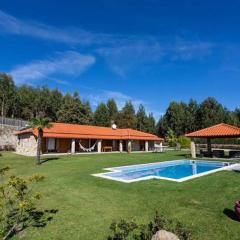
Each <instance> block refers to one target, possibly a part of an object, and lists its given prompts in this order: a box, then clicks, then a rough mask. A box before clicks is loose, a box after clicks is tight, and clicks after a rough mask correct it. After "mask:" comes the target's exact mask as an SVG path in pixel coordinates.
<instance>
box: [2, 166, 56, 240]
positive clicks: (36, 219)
mask: <svg viewBox="0 0 240 240" xmlns="http://www.w3.org/2000/svg"><path fill="white" fill-rule="evenodd" d="M8 171H9V168H8V167H5V168H2V169H0V236H3V239H7V238H9V237H10V236H12V235H14V234H16V233H18V232H20V231H22V230H23V229H25V228H26V227H28V226H30V225H31V226H36V227H42V226H45V225H46V222H47V221H50V220H51V217H49V214H52V213H56V211H55V212H54V211H52V210H50V211H48V210H45V211H39V210H37V209H36V206H35V205H36V201H37V200H39V199H40V198H41V195H40V194H39V193H37V192H34V191H33V185H34V184H35V183H38V182H40V181H42V180H43V179H44V177H43V176H41V175H39V174H34V175H32V176H30V177H28V178H22V177H18V176H14V175H10V176H7V172H8Z"/></svg>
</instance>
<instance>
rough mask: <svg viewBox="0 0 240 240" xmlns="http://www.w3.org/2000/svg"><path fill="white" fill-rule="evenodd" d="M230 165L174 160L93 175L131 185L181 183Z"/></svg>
mask: <svg viewBox="0 0 240 240" xmlns="http://www.w3.org/2000/svg"><path fill="white" fill-rule="evenodd" d="M229 167H230V163H226V162H215V161H200V160H185V159H183V160H174V161H166V162H157V163H148V164H138V165H130V166H123V167H114V168H105V170H108V171H110V172H106V173H99V174H93V175H94V176H96V177H102V178H106V179H111V180H115V181H120V182H125V183H131V182H137V181H141V180H148V179H153V178H154V179H164V180H170V181H175V182H183V181H186V180H189V179H193V178H196V177H200V176H204V175H207V174H210V173H214V172H217V171H221V170H224V169H228V168H229Z"/></svg>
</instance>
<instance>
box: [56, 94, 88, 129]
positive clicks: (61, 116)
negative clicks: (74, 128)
mask: <svg viewBox="0 0 240 240" xmlns="http://www.w3.org/2000/svg"><path fill="white" fill-rule="evenodd" d="M57 120H58V121H60V122H66V123H78V124H90V123H91V121H92V114H91V108H90V106H89V104H88V103H86V104H84V103H82V102H81V100H80V98H79V95H78V93H77V92H75V93H74V95H73V96H71V95H70V94H69V93H67V94H66V95H65V96H64V97H63V104H62V105H61V107H60V109H59V111H58V112H57Z"/></svg>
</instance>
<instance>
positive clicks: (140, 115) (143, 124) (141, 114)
mask: <svg viewBox="0 0 240 240" xmlns="http://www.w3.org/2000/svg"><path fill="white" fill-rule="evenodd" d="M136 117H137V129H138V130H139V131H143V132H147V131H148V129H147V128H148V126H147V125H148V119H147V115H146V112H145V108H144V106H143V105H142V104H140V105H139V109H138V112H137V114H136Z"/></svg>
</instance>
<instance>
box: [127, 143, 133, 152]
mask: <svg viewBox="0 0 240 240" xmlns="http://www.w3.org/2000/svg"><path fill="white" fill-rule="evenodd" d="M131 151H132V141H131V140H128V141H127V152H128V153H130V152H131Z"/></svg>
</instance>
